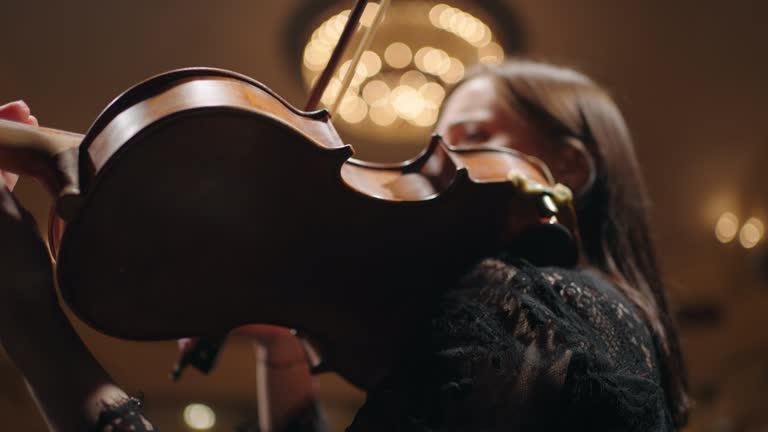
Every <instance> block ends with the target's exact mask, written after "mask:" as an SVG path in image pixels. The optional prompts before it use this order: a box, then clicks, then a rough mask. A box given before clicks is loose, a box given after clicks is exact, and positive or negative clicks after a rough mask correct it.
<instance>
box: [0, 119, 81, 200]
mask: <svg viewBox="0 0 768 432" xmlns="http://www.w3.org/2000/svg"><path fill="white" fill-rule="evenodd" d="M82 141H83V135H80V134H76V133H71V132H65V131H60V130H56V129H48V128H42V127H37V126H30V125H27V124H22V123H17V122H11V121H7V120H0V170H5V171H10V172H14V173H16V174H21V175H28V176H32V177H35V178H37V179H38V180H40V181H41V182H42V183H43V184H44V185H45V186H46V187H47V188H48V190H49V192H50V193H51V194H52V195H53V196H54V197H55V198H57V199H60V198H61V197H62V196H63V195H67V196H71V195H74V194H77V193H79V188H78V186H77V149H78V148H79V146H80V143H82Z"/></svg>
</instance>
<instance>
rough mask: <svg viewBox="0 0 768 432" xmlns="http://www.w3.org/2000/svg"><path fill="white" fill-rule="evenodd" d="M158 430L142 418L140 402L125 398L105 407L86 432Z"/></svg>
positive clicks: (152, 431)
mask: <svg viewBox="0 0 768 432" xmlns="http://www.w3.org/2000/svg"><path fill="white" fill-rule="evenodd" d="M156 431H158V429H157V428H156V427H155V426H154V425H153V424H152V423H150V421H149V420H148V419H147V418H146V417H145V416H144V413H143V411H142V409H141V401H140V400H139V399H136V398H126V399H123V400H121V401H119V402H117V403H115V404H112V405H105V406H104V407H103V409H102V411H101V413H100V414H99V418H98V420H97V422H96V424H95V425H94V426H92V427H91V428H90V429H89V430H88V432H156Z"/></svg>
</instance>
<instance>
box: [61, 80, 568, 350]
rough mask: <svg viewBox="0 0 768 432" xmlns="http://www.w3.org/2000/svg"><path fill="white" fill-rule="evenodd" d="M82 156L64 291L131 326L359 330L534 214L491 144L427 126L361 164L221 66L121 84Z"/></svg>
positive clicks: (85, 314) (130, 331) (105, 321)
mask: <svg viewBox="0 0 768 432" xmlns="http://www.w3.org/2000/svg"><path fill="white" fill-rule="evenodd" d="M80 153H81V160H80V169H81V172H80V176H81V187H82V190H83V193H84V194H83V198H82V203H81V205H80V208H79V210H78V212H77V214H76V215H75V216H74V217H73V218H72V219H71V220H70V221H68V223H67V226H66V229H65V230H64V234H63V237H62V239H61V244H60V250H59V252H58V274H59V281H60V288H61V292H62V295H63V297H64V298H65V300H66V301H67V302H68V303H69V305H70V306H71V307H72V309H73V310H74V311H75V312H76V313H77V314H78V315H79V317H80V318H82V319H83V320H85V321H86V322H88V323H89V324H91V325H92V326H94V327H95V328H97V329H99V330H101V331H104V332H106V333H108V334H111V335H114V336H118V337H123V338H128V339H168V338H177V337H182V336H190V335H218V334H224V333H226V332H227V331H229V330H230V329H231V328H234V327H237V326H239V325H242V324H248V323H271V324H281V325H286V326H290V327H294V328H300V329H307V330H309V331H311V332H312V333H314V334H316V335H318V336H319V337H324V338H327V339H333V338H355V337H361V336H363V335H362V332H366V331H369V330H370V325H367V326H365V325H360V324H361V323H363V322H364V321H365V320H370V319H371V317H373V316H376V314H381V313H397V311H398V308H400V307H402V306H403V304H404V303H405V302H406V299H408V298H409V297H413V296H416V295H419V293H420V292H425V293H426V292H427V291H428V287H429V286H434V285H436V284H442V283H446V282H447V281H450V280H452V279H453V278H454V277H456V276H457V275H458V274H459V272H460V271H461V270H462V269H463V268H464V267H466V266H467V265H469V264H471V263H473V262H474V261H476V260H477V259H480V258H481V257H483V256H486V255H487V254H492V253H495V252H497V251H499V250H501V249H503V248H505V247H509V246H510V242H514V239H513V237H514V236H515V235H517V234H520V230H521V228H520V227H521V226H525V224H521V222H519V221H529V222H527V225H531V223H530V221H534V223H533V225H537V217H538V216H537V212H538V211H539V208H538V207H537V204H536V203H535V202H534V201H535V200H536V199H538V198H537V197H536V196H533V195H526V194H523V193H521V191H520V190H519V188H518V187H516V185H515V184H513V182H510V181H506V179H505V178H503V176H502V178H501V179H497V180H498V181H496V180H494V178H493V177H492V176H491V177H483V176H484V175H485V174H483V173H481V172H480V171H481V170H479V169H475V173H476V174H477V175H476V176H475V178H473V175H472V173H473V170H472V168H471V165H472V163H473V162H472V161H473V160H475V159H478V158H482V157H483V154H482V153H476V154H475V153H473V154H467V155H466V156H462V157H457V155H455V154H451V152H449V151H447V150H446V147H445V146H444V145H440V143H439V138H435V139H434V140H433V143H432V145H431V146H430V147H429V148H428V149H427V150H426V151H425V153H424V154H423V155H422V157H421V158H419V159H417V160H414V161H411V162H409V163H404V164H399V165H392V166H386V165H373V164H365V163H362V162H359V161H355V160H353V159H350V157H351V156H352V149H351V147H350V146H348V145H344V144H343V143H342V142H341V140H340V139H339V137H338V135H337V134H336V132H335V130H334V128H333V126H332V124H331V123H330V122H329V121H328V118H327V114H326V113H325V111H317V112H313V113H303V112H300V111H298V110H296V109H295V108H293V107H291V106H290V105H289V104H288V103H286V102H285V101H283V100H282V99H280V98H279V97H277V96H276V95H274V94H273V93H272V92H271V91H270V90H269V89H267V88H266V87H265V86H263V85H261V84H259V83H257V82H255V81H253V80H250V79H248V78H245V77H243V76H240V75H238V74H234V73H231V72H226V71H220V70H212V69H194V70H182V71H176V72H171V73H168V74H165V75H162V76H159V77H156V78H154V79H151V80H149V81H147V82H145V83H142V84H140V85H139V86H137V87H135V88H134V89H132V90H129V91H128V92H127V93H125V94H124V95H123V96H121V97H120V98H118V99H117V100H116V101H115V102H113V103H112V105H110V107H109V108H107V110H105V112H104V113H103V114H102V116H101V117H100V118H99V119H98V120H97V121H96V122H95V124H94V126H93V127H92V129H91V131H89V133H88V134H87V136H86V138H85V140H84V142H83V145H82V146H81V150H80ZM432 158H439V159H440V160H441V161H442V165H441V166H442V168H441V169H442V170H443V172H442V173H441V174H440V175H439V176H437V177H439V178H440V179H441V180H440V181H439V182H434V183H433V184H432V187H433V188H435V190H433V193H428V194H425V193H423V192H419V187H420V186H418V184H417V183H418V182H417V183H411V182H410V180H409V179H410V178H411V177H412V176H413V175H418V174H419V173H420V172H423V171H424V170H425V169H426V168H424V167H425V166H426V165H427V162H428V161H429V160H431V159H432ZM505 158H506V159H505ZM496 159H497V160H501V161H502V162H500V163H512V162H515V161H516V159H515V157H512V156H509V155H506V154H501V153H500V154H499V156H498V157H497V158H496ZM505 160H509V161H510V162H504V161H505ZM515 163H519V161H517V162H515ZM478 164H479V162H478ZM504 166H505V167H506V165H504ZM505 169H506V168H505ZM446 173H447V174H446ZM504 173H505V174H506V171H504ZM481 177H482V178H481ZM432 178H436V177H435V176H433V177H432ZM422 181H423V178H422ZM414 185H416V186H414ZM403 187H405V189H407V190H409V191H410V192H406V193H403V191H402V189H403ZM398 188H400V189H401V190H400V192H398ZM386 191H390V192H386ZM414 191H416V192H414ZM385 195H386V196H385ZM545 225H546V223H545ZM552 228H553V230H551V231H550V232H553V233H556V235H555V236H554V237H553V238H556V239H557V240H556V241H558V242H560V243H561V244H560V245H557V244H552V245H551V246H552V249H553V253H552V261H557V260H561V261H568V260H572V259H573V257H574V253H573V247H572V240H573V239H572V238H570V237H569V236H568V235H567V234H568V233H567V230H565V229H563V228H562V227H559V228H558V227H557V226H555V225H553V226H552ZM563 232H565V234H564V235H560V234H561V233H563ZM558 250H559V251H561V252H558ZM384 311H388V312H384Z"/></svg>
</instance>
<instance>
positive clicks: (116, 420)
mask: <svg viewBox="0 0 768 432" xmlns="http://www.w3.org/2000/svg"><path fill="white" fill-rule="evenodd" d="M17 120H21V121H23V120H25V118H17ZM437 131H438V132H439V133H440V134H442V135H443V136H444V138H445V140H446V141H447V142H448V143H449V144H451V145H454V146H474V145H493V146H501V147H508V148H513V149H516V150H519V151H521V152H524V153H527V154H530V155H532V156H535V157H537V158H539V159H541V160H543V161H544V162H545V163H546V164H547V165H548V166H549V167H550V169H551V170H552V172H553V174H554V176H555V178H556V179H557V180H558V181H560V182H561V183H564V184H565V185H566V186H568V187H570V188H571V189H572V191H573V192H574V195H575V204H576V208H577V215H578V219H579V230H580V233H581V239H582V244H583V247H582V248H583V250H582V251H581V253H582V257H583V259H582V261H581V263H580V264H579V265H578V266H576V267H574V268H558V267H535V266H532V265H530V264H528V263H527V262H526V261H524V260H519V259H517V258H516V257H515V256H514V255H511V254H509V253H505V252H504V251H499V254H498V255H497V256H493V257H488V258H487V259H485V260H483V261H481V262H480V263H478V264H477V265H476V266H475V267H474V268H473V269H471V270H470V271H469V272H468V273H466V274H465V275H464V276H463V277H462V278H460V280H457V281H456V283H455V284H454V285H452V286H446V287H442V288H440V289H439V290H435V292H437V293H439V294H437V297H435V298H433V299H432V300H431V301H430V302H429V304H428V305H425V306H424V307H423V308H422V309H421V310H419V311H418V312H419V318H420V319H418V320H415V321H414V325H413V327H412V328H411V329H410V331H409V332H408V333H407V335H404V337H406V338H407V340H406V341H405V342H404V344H403V345H404V346H405V347H407V349H405V350H403V351H402V352H401V353H400V355H398V356H397V358H396V359H395V360H394V361H391V362H386V363H384V362H382V364H380V365H376V364H372V363H370V362H368V363H366V365H365V367H362V368H361V367H356V365H355V364H354V362H350V363H345V362H341V361H339V362H337V363H334V364H329V365H328V367H330V368H332V369H333V370H335V371H337V372H339V373H340V374H341V375H343V376H346V377H354V378H355V379H354V380H353V381H354V382H356V383H358V384H359V385H361V386H363V387H364V389H365V390H366V391H367V392H368V397H367V400H366V403H365V405H364V406H363V407H362V409H361V410H360V411H359V412H358V414H357V416H356V418H355V420H354V422H353V423H352V425H351V426H350V428H349V430H350V431H361V432H362V431H365V432H370V431H379V430H381V431H384V430H387V431H390V430H412V431H426V430H442V431H448V430H457V431H464V430H523V431H529V430H530V431H534V430H535V431H541V430H569V431H573V430H576V431H582V430H583V431H587V430H590V431H672V430H676V429H678V428H680V427H682V426H683V425H685V423H686V419H687V412H688V399H687V388H686V387H687V384H686V376H685V369H684V365H683V361H682V357H681V354H680V351H679V346H678V339H677V333H676V329H675V327H674V325H673V323H672V318H671V316H670V312H669V308H668V306H667V301H666V296H665V293H664V286H663V283H662V281H661V276H660V273H659V270H658V267H657V264H656V259H655V255H654V251H653V244H652V241H651V237H650V227H649V220H648V214H647V212H648V201H647V197H646V192H645V190H644V186H643V183H642V179H641V175H640V170H639V167H638V165H637V161H636V158H635V154H634V149H633V147H632V142H631V140H630V137H629V133H628V131H627V128H626V125H625V123H624V120H623V118H622V116H621V114H620V112H619V111H618V109H617V107H616V106H615V104H614V103H613V101H612V100H611V98H610V97H609V96H608V94H607V93H606V92H605V91H604V90H602V89H601V88H600V87H598V86H597V85H596V84H594V83H593V82H592V81H591V80H589V79H588V78H586V77H585V76H583V75H582V74H579V73H577V72H575V71H572V70H568V69H564V68H559V67H555V66H550V65H545V64H540V63H534V62H527V61H512V62H508V63H505V64H503V65H500V66H495V67H489V68H485V69H479V70H477V71H476V72H475V73H472V74H469V75H468V76H467V77H466V78H465V79H464V80H463V81H462V82H461V83H459V84H458V85H457V86H456V88H455V89H454V91H453V92H452V93H451V95H450V96H449V97H448V98H447V100H446V102H445V105H444V107H443V113H442V116H441V118H440V121H439V123H438V130H437ZM428 169H434V170H439V169H440V167H439V166H431V167H428ZM3 193H4V195H3V197H4V202H5V203H6V206H5V207H4V209H5V214H4V215H3V217H2V218H0V230H2V238H3V239H6V238H9V237H8V235H9V234H10V233H16V234H15V237H16V238H14V239H13V241H3V242H2V244H0V248H4V250H2V251H0V252H1V253H0V256H14V257H18V259H19V261H21V260H22V258H23V262H24V263H25V266H26V268H27V269H28V272H27V273H26V274H41V275H48V277H46V278H35V280H27V279H28V278H27V279H24V278H21V277H19V276H20V275H23V274H20V273H19V270H18V268H17V266H9V265H4V266H3V267H2V271H1V272H0V277H2V280H3V281H4V282H5V281H7V280H11V281H13V282H14V283H13V285H14V286H11V285H8V284H7V283H4V284H3V288H2V295H3V297H4V298H3V300H4V301H3V302H2V304H3V305H4V306H5V308H6V309H13V310H22V309H18V308H16V307H9V306H7V305H19V304H20V305H22V306H24V307H25V308H26V309H25V310H26V312H25V313H24V314H19V313H18V312H17V313H16V315H15V316H13V318H14V319H8V317H9V316H10V315H9V313H10V311H6V310H3V311H0V316H3V322H0V342H2V344H3V346H4V347H5V348H6V350H7V351H8V352H9V354H10V355H11V357H12V359H13V360H14V362H15V363H16V364H17V366H18V367H19V369H20V370H21V371H22V373H23V374H24V375H25V377H26V378H27V380H28V382H29V384H30V387H31V389H32V391H33V392H34V394H35V395H36V397H37V400H38V402H39V404H40V407H41V408H42V410H43V411H44V412H45V414H46V416H47V418H48V419H49V421H50V424H51V425H52V426H53V427H54V428H55V429H56V430H60V431H77V430H82V428H83V427H85V426H84V425H91V426H92V427H94V426H95V427H96V428H97V429H98V430H104V431H106V430H115V431H120V430H133V429H130V428H125V425H132V426H134V429H135V430H142V429H141V427H144V430H152V427H151V426H150V425H149V423H148V422H147V421H146V419H144V418H143V417H142V416H141V415H140V411H139V410H138V407H137V406H136V405H135V403H134V402H132V400H131V399H127V398H126V396H125V394H124V393H123V392H122V391H121V390H119V388H118V387H117V386H116V385H115V384H113V383H112V382H111V381H110V380H109V378H108V376H107V375H106V373H105V372H103V370H101V368H100V367H99V366H98V364H97V363H96V362H95V361H94V360H93V358H92V357H90V355H89V354H88V353H87V350H85V348H84V347H83V346H82V343H81V342H80V341H79V340H78V339H77V338H76V335H74V333H73V332H72V331H71V329H69V328H67V329H66V332H68V333H69V334H70V336H69V337H68V338H62V337H60V333H59V332H61V331H62V330H61V329H60V327H64V326H65V324H64V323H63V322H64V321H62V319H63V316H62V318H61V319H59V321H57V322H56V323H52V322H51V319H50V318H48V319H42V317H40V315H46V316H56V314H58V312H55V310H56V309H57V308H58V305H57V304H56V302H55V295H54V294H53V283H52V280H51V279H50V262H49V261H48V257H47V255H45V254H43V251H44V246H43V244H42V242H41V241H40V240H39V237H36V235H35V234H34V229H33V226H32V224H30V223H29V222H25V219H24V218H23V217H21V216H20V215H23V214H24V213H23V210H21V209H20V208H19V207H18V205H17V203H16V202H15V201H13V199H12V197H11V196H10V195H9V193H8V191H6V190H4V191H3ZM14 254H15V255H14ZM30 293H33V294H34V295H30ZM41 311H44V313H43V312H41ZM46 322H47V323H49V325H48V326H46V325H45V323H46ZM53 324H56V325H57V326H59V328H57V327H56V326H54V325H53ZM20 329H23V330H20ZM32 330H34V335H32V334H31V333H30V331H32ZM33 336H34V337H33ZM30 339H31V340H38V341H39V340H53V339H56V340H55V345H57V346H55V347H54V346H53V345H51V348H56V349H51V352H50V354H51V355H49V356H31V355H29V354H28V351H29V350H30V349H29V347H28V346H29V345H30V344H31V343H32V342H29V340H30ZM318 348H320V350H321V352H322V354H324V356H325V355H327V357H329V358H333V359H344V358H345V356H346V357H347V358H352V357H354V353H343V352H342V353H339V352H331V348H328V347H323V346H319V347H318ZM323 350H325V352H323ZM33 357H34V358H33ZM42 363H45V364H44V365H43V364H42ZM54 374H62V375H67V377H68V380H67V382H62V381H61V380H57V379H56V377H55V376H54ZM284 391H286V392H290V390H289V389H284ZM58 400H66V401H67V403H57V402H56V401H58ZM100 412H101V414H99V413H100ZM131 413H133V414H131ZM121 425H122V426H121Z"/></svg>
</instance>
